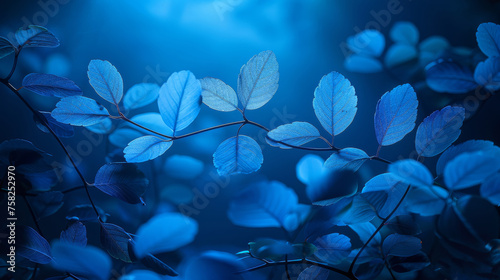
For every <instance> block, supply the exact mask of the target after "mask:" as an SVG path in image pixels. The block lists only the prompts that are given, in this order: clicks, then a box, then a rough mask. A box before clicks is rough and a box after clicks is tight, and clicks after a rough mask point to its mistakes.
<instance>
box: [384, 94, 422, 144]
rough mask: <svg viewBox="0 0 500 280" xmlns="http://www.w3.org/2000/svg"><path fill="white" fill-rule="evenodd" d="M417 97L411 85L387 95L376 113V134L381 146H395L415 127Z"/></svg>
mask: <svg viewBox="0 0 500 280" xmlns="http://www.w3.org/2000/svg"><path fill="white" fill-rule="evenodd" d="M417 106H418V100H417V95H416V93H415V91H414V90H413V88H412V87H411V86H410V85H409V84H404V85H402V86H397V87H396V88H394V89H393V90H391V91H389V92H387V93H385V94H384V95H383V96H382V98H380V100H379V101H378V103H377V109H376V111H375V134H376V136H377V141H378V143H379V144H380V145H381V146H387V145H391V144H394V143H396V142H398V141H400V140H401V139H403V137H405V135H406V134H408V133H410V132H411V131H412V130H413V128H414V127H415V120H416V118H417Z"/></svg>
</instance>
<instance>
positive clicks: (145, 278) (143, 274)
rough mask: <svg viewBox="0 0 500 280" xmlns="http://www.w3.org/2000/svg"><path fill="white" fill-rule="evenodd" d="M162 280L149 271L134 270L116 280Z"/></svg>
mask: <svg viewBox="0 0 500 280" xmlns="http://www.w3.org/2000/svg"><path fill="white" fill-rule="evenodd" d="M136 279H141V280H162V279H163V278H162V277H161V276H160V275H158V274H156V273H154V272H152V271H149V270H134V271H132V272H130V273H127V274H126V275H122V276H120V278H119V279H118V280H136Z"/></svg>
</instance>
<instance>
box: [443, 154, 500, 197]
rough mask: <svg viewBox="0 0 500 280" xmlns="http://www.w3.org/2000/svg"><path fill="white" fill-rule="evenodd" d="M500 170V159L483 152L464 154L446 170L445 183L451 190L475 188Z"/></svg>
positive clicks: (452, 161) (450, 163) (451, 162)
mask: <svg viewBox="0 0 500 280" xmlns="http://www.w3.org/2000/svg"><path fill="white" fill-rule="evenodd" d="M499 170H500V158H499V157H496V156H494V155H492V154H486V153H484V152H482V151H479V152H473V153H463V154H461V155H459V156H457V157H455V158H454V159H453V160H451V161H450V162H449V163H448V164H447V165H446V167H445V169H444V182H445V184H446V186H447V187H448V188H449V189H450V190H460V189H465V188H469V187H472V186H475V185H477V184H479V183H481V182H483V181H484V180H486V179H487V178H488V177H489V176H491V175H493V174H495V173H497V172H498V171H499Z"/></svg>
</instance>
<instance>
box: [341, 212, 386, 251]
mask: <svg viewBox="0 0 500 280" xmlns="http://www.w3.org/2000/svg"><path fill="white" fill-rule="evenodd" d="M393 209H394V208H393ZM349 227H350V228H351V229H352V230H353V231H354V232H355V233H356V234H357V235H358V236H359V239H360V240H361V242H363V243H366V242H368V239H370V237H371V236H372V235H373V234H374V233H375V231H376V230H377V228H376V227H375V226H374V225H373V224H372V223H370V222H365V223H359V224H352V225H349ZM371 242H373V243H375V244H377V245H380V243H382V236H381V235H380V232H377V234H375V235H374V237H373V238H372V240H371ZM373 243H372V245H373Z"/></svg>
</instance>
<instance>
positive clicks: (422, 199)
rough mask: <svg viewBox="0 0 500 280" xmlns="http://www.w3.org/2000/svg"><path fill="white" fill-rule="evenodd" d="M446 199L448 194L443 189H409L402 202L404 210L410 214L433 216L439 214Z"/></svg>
mask: <svg viewBox="0 0 500 280" xmlns="http://www.w3.org/2000/svg"><path fill="white" fill-rule="evenodd" d="M447 198H448V192H447V191H446V190H445V189H443V188H439V187H430V188H411V189H410V191H409V192H408V195H407V196H406V198H405V200H404V202H405V208H406V210H407V211H409V212H411V213H415V214H419V215H421V216H434V215H438V214H441V212H442V211H443V209H444V207H445V206H446V199H447Z"/></svg>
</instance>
